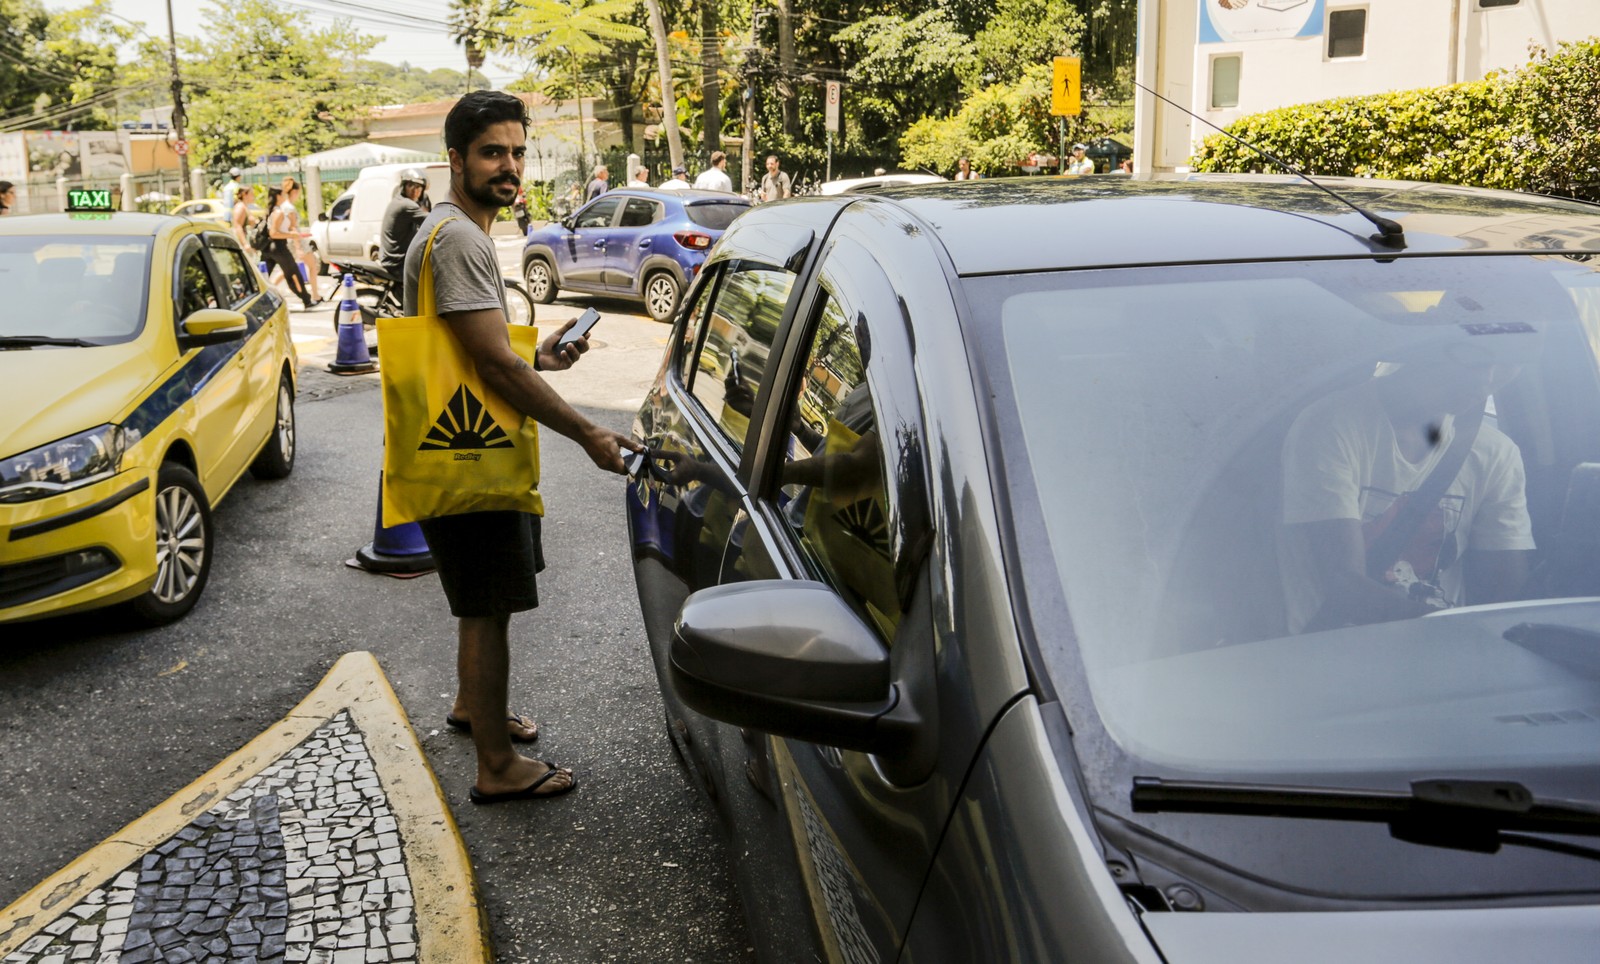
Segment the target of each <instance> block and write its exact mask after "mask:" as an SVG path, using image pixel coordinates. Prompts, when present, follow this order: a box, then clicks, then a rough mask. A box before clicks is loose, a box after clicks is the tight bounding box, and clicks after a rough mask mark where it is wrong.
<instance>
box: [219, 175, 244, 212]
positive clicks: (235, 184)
mask: <svg viewBox="0 0 1600 964" xmlns="http://www.w3.org/2000/svg"><path fill="white" fill-rule="evenodd" d="M240 173H241V172H240V171H239V169H238V168H237V167H230V168H228V181H227V183H226V184H223V185H222V190H220V191H219V192H217V197H219V198H221V199H222V206H223V207H225V208H227V209H228V210H229V211H232V210H233V204H234V202H235V201H237V200H238V199H239V174H240Z"/></svg>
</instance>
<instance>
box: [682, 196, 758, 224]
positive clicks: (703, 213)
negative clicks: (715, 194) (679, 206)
mask: <svg viewBox="0 0 1600 964" xmlns="http://www.w3.org/2000/svg"><path fill="white" fill-rule="evenodd" d="M748 210H750V205H748V204H743V203H736V202H733V201H705V202H702V203H700V204H685V205H684V206H683V211H684V213H685V214H687V215H689V220H691V221H693V222H694V223H695V224H698V225H700V226H701V227H703V228H710V229H712V230H713V231H726V230H727V228H728V225H730V224H732V223H733V219H734V218H736V217H738V216H739V215H741V214H743V213H744V212H746V211H748Z"/></svg>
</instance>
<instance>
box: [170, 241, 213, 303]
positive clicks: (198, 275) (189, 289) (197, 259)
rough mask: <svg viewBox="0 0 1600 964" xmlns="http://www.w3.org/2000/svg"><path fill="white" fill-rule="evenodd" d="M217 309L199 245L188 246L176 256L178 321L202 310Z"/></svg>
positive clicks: (209, 277)
mask: <svg viewBox="0 0 1600 964" xmlns="http://www.w3.org/2000/svg"><path fill="white" fill-rule="evenodd" d="M215 307H217V295H216V291H215V289H213V288H212V286H211V274H210V272H208V271H207V270H206V263H205V258H204V257H203V256H202V255H201V253H200V245H198V244H189V245H185V246H184V251H183V253H182V254H180V255H179V256H178V320H179V321H182V320H183V319H185V318H187V317H189V316H190V315H192V314H194V313H195V312H197V311H200V310H202V309H204V308H215Z"/></svg>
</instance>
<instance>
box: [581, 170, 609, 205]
mask: <svg viewBox="0 0 1600 964" xmlns="http://www.w3.org/2000/svg"><path fill="white" fill-rule="evenodd" d="M610 188H611V171H610V170H609V169H607V168H606V166H605V165H604V164H602V165H600V166H599V167H597V168H595V169H594V180H592V181H590V182H589V190H588V191H586V192H585V193H584V196H583V200H584V203H585V204H587V203H588V202H590V201H593V200H594V199H595V198H597V197H599V196H600V195H602V194H604V193H606V191H608V190H610Z"/></svg>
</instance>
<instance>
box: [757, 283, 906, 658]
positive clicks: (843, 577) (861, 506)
mask: <svg viewBox="0 0 1600 964" xmlns="http://www.w3.org/2000/svg"><path fill="white" fill-rule="evenodd" d="M824 294H825V295H826V296H827V297H826V299H825V300H824V302H823V304H822V307H821V309H820V311H819V313H818V318H817V324H816V328H815V330H814V331H813V332H812V336H811V348H810V351H809V353H808V355H807V357H806V364H805V368H804V369H803V372H804V375H803V377H802V379H801V380H800V383H799V384H798V385H797V386H796V387H795V397H794V399H792V400H791V402H790V404H791V406H792V407H791V409H790V412H789V415H788V419H789V429H790V436H791V438H790V445H789V447H788V450H787V452H786V454H785V462H784V466H783V471H782V476H781V482H782V488H781V489H780V495H779V499H778V501H779V507H780V510H781V512H782V514H783V516H784V518H785V519H787V520H788V522H789V524H790V526H791V528H792V530H793V532H794V533H795V536H796V537H797V538H798V540H799V542H800V546H801V548H802V549H803V550H804V551H805V555H806V557H807V558H808V559H809V560H810V562H811V564H812V565H813V566H814V567H815V568H816V569H817V571H818V573H819V574H820V575H821V577H822V578H823V579H824V580H825V581H827V582H828V583H830V584H831V585H832V586H833V587H834V588H835V589H837V590H838V591H839V593H840V594H841V595H842V596H843V597H844V598H845V600H846V601H847V602H849V603H850V605H851V607H852V608H854V609H855V610H856V612H858V613H859V614H860V615H861V616H862V617H863V618H864V619H866V621H867V622H868V624H869V625H871V626H873V627H875V628H876V629H877V630H878V633H879V634H880V635H881V636H882V638H883V641H884V642H885V643H888V642H890V641H891V640H893V639H894V630H895V626H896V625H898V624H899V622H900V615H901V614H900V601H899V597H898V595H897V594H896V591H895V578H894V563H893V556H892V553H891V550H890V543H889V522H888V518H889V517H888V512H887V505H886V502H885V498H884V491H885V490H884V484H885V483H884V468H883V458H882V455H881V452H882V449H881V448H880V446H879V444H878V427H877V415H876V413H875V411H874V408H873V404H872V399H871V397H870V395H869V392H868V389H867V381H866V372H865V371H864V368H863V364H862V360H861V351H860V348H859V347H858V346H857V343H856V335H855V332H854V331H853V330H852V329H853V325H852V319H851V318H850V316H849V311H848V309H846V308H844V307H843V306H842V305H841V304H840V302H839V301H838V300H837V299H836V298H835V297H834V296H833V295H832V294H831V293H830V292H827V291H826V289H824ZM859 320H860V319H859V318H858V319H857V321H859Z"/></svg>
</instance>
